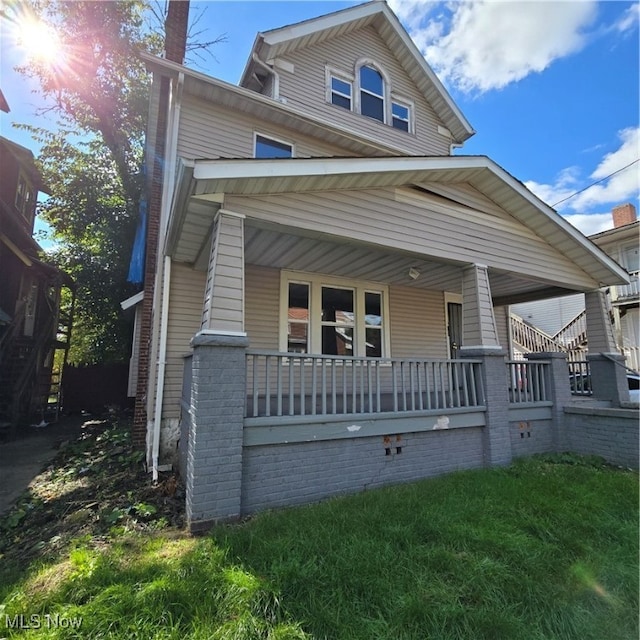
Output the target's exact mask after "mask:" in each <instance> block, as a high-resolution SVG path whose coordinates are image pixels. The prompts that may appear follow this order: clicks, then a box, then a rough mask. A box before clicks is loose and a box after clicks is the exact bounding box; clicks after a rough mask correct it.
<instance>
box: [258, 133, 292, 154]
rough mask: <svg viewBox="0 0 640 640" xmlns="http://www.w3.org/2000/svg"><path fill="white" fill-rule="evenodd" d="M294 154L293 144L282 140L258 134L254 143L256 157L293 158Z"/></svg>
mask: <svg viewBox="0 0 640 640" xmlns="http://www.w3.org/2000/svg"><path fill="white" fill-rule="evenodd" d="M292 156H293V145H291V144H289V143H288V142H283V141H282V140H275V139H274V138H267V137H266V136H261V135H260V134H256V138H255V145H254V157H255V158H291V157H292Z"/></svg>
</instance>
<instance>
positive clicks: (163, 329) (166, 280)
mask: <svg viewBox="0 0 640 640" xmlns="http://www.w3.org/2000/svg"><path fill="white" fill-rule="evenodd" d="M183 87H184V74H183V73H180V74H178V82H177V87H176V91H175V98H174V99H173V101H172V105H171V111H172V113H171V117H170V118H169V130H168V131H167V145H166V147H165V153H164V157H165V160H166V162H165V172H164V176H163V181H162V209H161V213H160V233H161V234H162V236H161V238H159V239H158V247H159V248H160V247H163V246H164V236H166V228H167V224H168V221H169V212H170V211H171V202H170V199H171V196H172V193H173V190H174V189H173V185H174V182H175V171H176V162H175V159H176V156H177V149H178V129H179V124H180V108H181V103H182V89H183ZM161 273H162V274H163V281H162V307H161V310H160V318H159V320H160V344H159V351H158V362H157V364H158V375H157V384H156V396H155V401H156V402H155V408H154V413H153V439H152V443H151V466H152V473H153V482H157V481H158V458H159V455H160V429H161V426H162V401H163V399H164V378H165V369H166V364H167V334H168V325H169V291H170V287H171V258H170V257H169V256H165V258H164V266H163V269H162V272H161ZM156 293H157V289H156Z"/></svg>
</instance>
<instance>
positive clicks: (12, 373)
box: [0, 137, 73, 429]
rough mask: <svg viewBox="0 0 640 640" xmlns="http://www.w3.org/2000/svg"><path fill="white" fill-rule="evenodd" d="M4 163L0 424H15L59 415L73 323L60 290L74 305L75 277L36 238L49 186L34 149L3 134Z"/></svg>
mask: <svg viewBox="0 0 640 640" xmlns="http://www.w3.org/2000/svg"><path fill="white" fill-rule="evenodd" d="M0 167H2V174H1V175H2V178H1V180H0V425H2V426H3V427H11V428H12V429H15V427H16V426H17V425H18V424H20V423H24V422H26V421H35V422H41V421H42V420H45V421H51V420H55V419H56V418H57V412H58V409H59V400H60V396H59V393H60V372H61V370H62V366H63V364H64V361H65V359H66V353H67V350H68V348H69V338H70V328H71V317H70V313H71V309H70V308H68V309H66V310H65V312H63V313H61V312H60V300H61V291H62V289H63V288H68V289H69V296H68V303H69V305H72V302H73V282H72V281H71V279H70V278H69V277H68V276H67V275H66V274H64V273H63V272H61V271H60V270H59V269H57V268H55V267H53V266H51V265H49V264H46V263H45V262H43V261H42V260H41V259H40V256H41V254H42V249H41V248H40V246H39V245H38V244H37V242H36V241H35V240H34V239H33V237H32V236H33V224H34V217H35V210H36V199H37V195H38V191H43V190H44V187H43V185H42V182H41V179H40V176H39V174H38V171H37V169H36V167H35V164H34V160H33V154H32V153H31V152H30V151H29V150H28V149H25V148H24V147H22V146H20V145H18V144H16V143H15V142H12V141H10V140H7V139H6V138H3V137H0ZM56 352H58V356H57V357H56Z"/></svg>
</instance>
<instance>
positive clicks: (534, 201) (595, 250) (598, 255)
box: [487, 158, 630, 284]
mask: <svg viewBox="0 0 640 640" xmlns="http://www.w3.org/2000/svg"><path fill="white" fill-rule="evenodd" d="M487 160H488V162H489V163H490V166H489V168H490V169H491V171H492V172H493V173H494V174H495V175H496V177H497V178H499V179H500V180H502V181H503V182H504V183H506V184H507V185H508V186H509V187H510V188H511V189H513V190H514V191H515V192H516V193H517V194H518V195H519V196H520V197H521V198H523V199H524V200H526V201H527V203H528V204H530V205H531V206H533V207H534V208H535V209H536V210H537V211H539V212H540V214H542V215H544V216H546V217H547V218H549V219H550V220H551V221H552V222H553V223H554V224H555V225H556V226H558V227H560V229H562V231H564V232H565V233H566V234H567V235H569V236H571V238H572V239H573V240H574V241H575V242H577V243H578V244H579V245H580V246H581V247H582V248H583V249H584V250H586V251H587V252H589V253H590V254H592V256H593V257H594V258H595V259H596V260H597V261H598V262H600V264H602V265H603V266H604V267H606V268H607V269H608V270H610V271H612V272H613V273H615V274H616V275H617V276H618V277H620V278H621V279H622V281H623V283H626V284H628V283H629V282H630V280H629V275H628V274H627V272H626V271H625V270H624V269H622V267H620V265H619V264H618V263H617V262H616V261H615V260H614V259H613V258H611V257H610V256H609V255H607V254H606V253H605V252H604V251H602V249H600V247H598V246H597V245H596V244H595V243H594V242H592V241H591V240H589V238H587V237H586V236H585V235H583V234H582V233H581V232H580V231H578V229H576V228H575V227H574V226H573V225H572V224H571V223H570V222H567V220H565V219H564V218H563V217H562V216H561V215H560V214H559V213H557V212H556V211H555V210H554V209H552V208H551V207H550V206H549V205H548V204H546V203H545V202H543V201H542V200H540V199H539V198H538V197H537V196H535V195H534V194H533V193H531V191H529V189H527V188H526V187H525V186H524V185H523V184H522V183H521V182H520V181H519V180H517V179H516V178H514V177H513V176H512V175H511V174H510V173H508V172H507V171H505V170H504V169H503V168H502V167H500V166H499V165H497V164H496V163H495V162H493V161H492V160H490V159H489V158H487ZM523 222H524V221H523ZM621 284H622V283H621Z"/></svg>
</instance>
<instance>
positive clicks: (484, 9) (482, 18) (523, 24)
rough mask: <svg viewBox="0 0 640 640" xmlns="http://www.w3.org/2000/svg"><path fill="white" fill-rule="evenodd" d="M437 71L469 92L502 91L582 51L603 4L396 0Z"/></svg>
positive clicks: (392, 3)
mask: <svg viewBox="0 0 640 640" xmlns="http://www.w3.org/2000/svg"><path fill="white" fill-rule="evenodd" d="M389 4H390V6H391V8H392V9H393V10H394V11H395V12H396V14H397V15H398V17H399V18H400V19H401V20H403V22H404V24H405V25H406V26H407V29H408V31H409V33H410V35H411V37H412V38H413V40H414V42H415V43H416V44H417V45H418V48H419V49H420V50H421V51H422V52H423V53H424V55H425V58H426V59H427V61H428V62H429V64H430V65H431V66H433V68H434V70H435V71H436V72H437V73H438V74H439V75H440V76H441V77H442V78H443V79H444V80H447V81H449V82H451V83H453V84H454V85H455V86H457V87H458V88H459V89H461V90H463V91H468V92H472V91H481V92H484V91H488V90H490V89H500V88H502V87H504V86H506V85H508V84H509V83H511V82H516V81H518V80H521V79H522V78H524V77H526V76H527V75H529V74H530V73H537V72H541V71H543V70H544V69H546V68H547V67H548V66H549V65H550V64H551V63H553V61H554V60H557V59H559V58H563V57H565V56H568V55H570V54H572V53H575V52H577V51H580V50H581V49H582V48H583V47H584V45H585V42H586V32H585V29H586V28H587V27H588V26H589V25H591V23H592V22H593V20H594V18H595V16H596V11H597V7H596V5H597V3H596V2H595V1H594V0H584V1H581V2H527V1H522V0H520V1H512V0H507V1H502V0H488V1H487V0H483V1H480V0H479V1H477V2H452V3H447V4H436V3H432V2H428V1H426V0H390V2H389Z"/></svg>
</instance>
